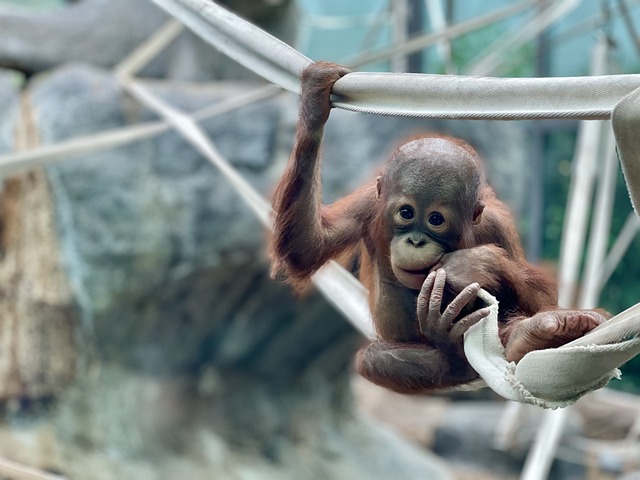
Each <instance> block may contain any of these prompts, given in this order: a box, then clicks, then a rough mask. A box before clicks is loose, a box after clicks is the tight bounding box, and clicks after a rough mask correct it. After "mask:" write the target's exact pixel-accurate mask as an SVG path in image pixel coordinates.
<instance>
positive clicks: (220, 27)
mask: <svg viewBox="0 0 640 480" xmlns="http://www.w3.org/2000/svg"><path fill="white" fill-rule="evenodd" d="M153 1H154V2H155V3H156V4H158V5H159V6H161V7H162V8H164V9H165V10H166V11H167V12H169V13H170V14H171V15H173V16H174V17H176V18H178V19H180V21H182V23H184V24H185V25H186V26H187V27H189V28H190V29H191V30H193V32H194V33H196V34H197V35H199V36H200V37H202V38H203V39H204V40H205V41H207V42H209V43H210V44H211V45H213V46H214V47H216V48H217V49H218V50H220V51H221V52H222V53H224V54H225V55H227V56H228V57H230V58H232V59H234V60H235V61H237V62H238V63H239V64H241V65H244V66H245V67H247V68H249V69H250V70H252V71H254V72H255V73H257V74H258V75H260V76H262V77H264V78H266V79H267V80H269V81H270V82H271V83H275V84H276V85H279V86H281V87H282V88H284V89H286V90H289V91H291V92H294V93H298V92H299V90H300V75H301V73H302V70H303V69H304V67H306V66H307V65H309V64H310V63H311V60H309V59H308V58H307V57H305V56H304V55H302V54H301V53H299V52H297V51H296V50H294V49H293V48H291V47H290V46H289V45H287V44H286V43H284V42H281V41H280V40H278V39H277V38H275V37H273V36H271V35H269V34H268V33H266V32H265V31H263V30H261V29H259V28H258V27H256V26H254V25H252V24H251V23H249V22H247V21H245V20H243V19H241V18H240V17H238V16H236V15H234V14H233V13H231V12H229V11H227V10H225V9H224V8H222V7H220V6H219V5H217V4H216V3H214V2H212V1H209V0H153Z"/></svg>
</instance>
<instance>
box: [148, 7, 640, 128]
mask: <svg viewBox="0 0 640 480" xmlns="http://www.w3.org/2000/svg"><path fill="white" fill-rule="evenodd" d="M154 2H155V3H157V4H158V5H160V6H161V7H162V8H164V9H165V10H167V11H168V12H169V13H170V14H172V15H174V16H176V17H177V18H179V19H180V20H181V21H183V22H184V23H185V24H186V25H187V26H188V27H189V28H191V29H192V30H193V31H194V32H195V33H197V34H198V35H200V36H201V37H202V38H203V39H204V40H206V41H207V42H209V43H210V44H212V45H213V46H215V47H216V48H218V49H219V50H220V51H222V52H223V53H225V54H227V55H229V56H231V58H233V59H235V60H236V61H237V62H239V63H240V64H242V65H244V66H246V67H247V68H250V69H251V70H253V71H254V72H256V73H257V74H259V75H262V76H263V77H264V78H266V79H267V80H269V81H271V82H273V83H276V84H277V85H280V86H281V87H283V88H285V89H287V90H289V91H292V92H298V91H299V89H300V73H301V72H302V70H303V68H304V67H305V66H307V65H308V64H309V63H310V60H309V59H308V58H306V57H305V56H304V55H302V54H300V53H299V52H297V51H296V50H294V49H293V48H291V47H290V46H288V45H286V44H285V43H283V42H281V41H280V40H278V39H276V38H274V37H272V36H271V35H269V34H268V33H266V32H264V31H262V30H260V29H259V28H257V27H255V26H253V25H251V24H250V23H249V22H246V21H245V20H242V19H240V18H239V17H237V16H235V15H233V14H232V13H230V12H228V11H227V10H225V9H224V8H222V7H220V6H219V5H217V4H215V3H213V2H210V1H208V0H154ZM638 87H640V75H610V76H602V77H560V78H475V77H459V76H453V75H424V74H391V73H386V74H385V73H358V72H354V73H350V74H348V75H346V76H345V77H343V78H341V79H340V80H338V81H337V82H336V84H335V86H334V92H335V93H336V94H338V96H337V97H336V102H335V106H337V107H339V108H344V109H347V110H353V111H359V112H367V113H375V114H384V115H401V116H414V117H427V118H457V119H484V120H490V119H495V120H523V119H542V118H575V119H607V118H609V117H610V115H611V110H612V109H613V107H614V105H615V104H616V103H617V101H618V100H620V99H621V98H622V97H623V96H625V95H628V94H629V93H631V92H632V91H633V90H635V89H636V88H638Z"/></svg>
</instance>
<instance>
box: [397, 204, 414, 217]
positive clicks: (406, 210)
mask: <svg viewBox="0 0 640 480" xmlns="http://www.w3.org/2000/svg"><path fill="white" fill-rule="evenodd" d="M398 213H399V214H400V216H401V217H402V218H404V219H405V220H411V219H413V217H415V213H414V211H413V208H411V207H410V206H408V205H405V206H404V207H400V210H399V211H398Z"/></svg>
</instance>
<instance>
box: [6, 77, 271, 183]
mask: <svg viewBox="0 0 640 480" xmlns="http://www.w3.org/2000/svg"><path fill="white" fill-rule="evenodd" d="M280 91H281V90H280V88H279V87H276V86H275V85H264V86H262V87H258V88H256V89H254V90H251V91H249V92H244V93H241V94H238V95H235V96H233V97H231V98H229V99H226V100H222V101H220V102H218V103H215V104H213V105H211V106H208V107H205V108H203V109H202V110H198V111H197V112H195V113H193V114H192V115H191V116H192V117H193V119H194V120H196V121H203V120H206V119H208V118H212V117H215V116H217V115H221V114H223V113H227V112H230V111H232V110H235V109H238V108H241V107H243V106H245V105H248V104H250V103H253V102H257V101H259V100H264V99H266V98H269V97H272V96H273V95H275V94H276V93H278V92H280ZM171 128H172V127H171V125H170V124H169V123H167V122H147V123H141V124H137V125H131V126H128V127H124V128H118V129H113V130H109V131H106V132H101V133H96V134H91V135H83V136H79V137H75V138H72V139H70V140H66V141H64V142H60V143H56V144H55V145H47V146H44V147H39V148H35V149H31V150H24V151H19V152H12V153H7V154H5V155H0V176H6V175H11V174H14V173H17V172H20V171H24V170H28V169H30V168H34V167H43V166H46V165H51V164H53V163H55V162H59V161H63V160H66V159H68V158H70V157H74V156H77V155H83V154H87V153H91V152H95V151H99V150H103V149H107V148H115V147H120V146H122V145H127V144H129V143H132V142H136V141H140V140H144V139H146V138H151V137H154V136H156V135H159V134H161V133H163V132H166V131H167V130H169V129H171Z"/></svg>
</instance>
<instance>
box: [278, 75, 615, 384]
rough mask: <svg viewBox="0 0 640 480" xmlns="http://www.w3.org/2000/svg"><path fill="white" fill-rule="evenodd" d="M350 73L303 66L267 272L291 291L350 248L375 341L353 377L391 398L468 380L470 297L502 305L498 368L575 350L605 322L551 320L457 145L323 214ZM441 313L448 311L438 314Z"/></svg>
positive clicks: (470, 157) (414, 155)
mask: <svg viewBox="0 0 640 480" xmlns="http://www.w3.org/2000/svg"><path fill="white" fill-rule="evenodd" d="M347 73H348V71H347V70H346V69H344V68H342V67H340V66H338V65H334V64H330V63H316V64H313V65H311V66H309V67H308V68H307V69H306V70H305V71H304V73H303V75H302V97H301V102H300V116H299V119H298V125H297V131H296V139H295V145H294V148H293V152H292V154H291V158H290V160H289V164H288V166H287V168H286V170H285V173H284V175H283V178H282V180H281V182H280V185H279V186H278V188H277V190H276V194H275V199H274V209H275V232H274V237H273V243H272V259H273V270H274V272H281V271H282V272H284V273H285V274H286V275H287V276H288V278H289V279H290V280H291V281H293V282H296V281H297V282H301V281H305V280H306V279H308V278H309V277H310V276H311V275H312V274H313V273H314V272H315V271H316V270H317V269H318V268H319V267H321V266H322V265H323V264H324V263H326V262H327V261H328V260H330V259H332V258H335V257H337V256H338V255H340V254H341V253H344V252H345V251H347V250H349V249H352V248H353V247H355V246H359V254H360V279H361V281H362V282H363V283H364V284H365V286H366V287H367V288H368V289H369V303H370V306H371V311H372V314H373V321H374V325H375V328H376V333H377V335H378V339H377V340H376V341H374V342H372V343H371V344H369V345H368V346H367V347H366V348H364V349H362V350H361V351H360V352H359V353H358V356H357V368H358V370H359V372H360V373H361V374H362V375H363V376H365V377H366V378H368V379H369V380H371V381H372V382H374V383H377V384H379V385H382V386H384V387H387V388H390V389H392V390H395V391H398V392H406V393H410V392H424V391H431V390H436V389H442V388H448V387H452V386H455V385H459V384H461V383H466V382H469V381H471V380H473V379H474V378H476V377H477V373H476V372H475V371H474V370H473V369H472V368H471V366H470V365H469V364H468V362H467V360H466V358H465V356H464V351H463V348H462V340H463V334H464V332H465V331H466V330H467V329H468V328H469V327H470V326H472V325H473V324H474V323H476V322H478V321H479V320H480V319H482V318H483V317H485V316H486V315H487V314H488V310H487V309H482V308H481V309H478V308H477V307H476V305H475V303H476V294H477V292H478V290H479V288H484V289H486V290H487V291H489V292H490V293H491V294H493V295H494V296H495V297H497V299H498V300H499V302H500V315H499V321H500V337H501V340H502V343H503V344H504V345H505V348H506V356H507V360H510V361H518V360H520V359H521V358H522V357H523V356H524V355H525V354H526V353H527V352H529V351H531V350H537V349H543V348H549V347H556V346H560V345H563V344H564V343H567V342H569V341H571V340H573V339H575V338H578V337H580V336H582V335H584V334H585V333H587V332H588V331H590V330H592V329H593V328H595V327H596V326H597V325H599V324H600V323H601V322H603V321H604V320H605V319H606V318H605V315H603V314H602V313H600V312H598V311H591V310H588V311H574V310H561V309H559V308H558V307H557V305H556V303H557V300H556V294H555V285H554V283H553V282H552V281H550V280H549V279H547V278H546V277H545V276H544V275H543V274H542V273H541V272H540V271H539V270H538V269H536V268H535V267H533V266H532V265H530V264H529V263H527V261H526V259H525V256H524V253H523V250H522V246H521V244H520V240H519V238H518V234H517V232H516V229H515V226H514V223H513V220H512V219H511V216H510V214H509V212H508V211H507V209H506V207H505V206H504V205H503V204H502V203H501V202H500V201H499V200H498V199H497V198H496V197H495V195H494V193H493V190H492V189H491V188H490V187H489V186H488V184H487V183H486V181H485V178H484V174H483V171H482V168H481V165H480V161H479V158H478V156H477V154H476V152H475V151H474V150H473V149H472V148H471V147H470V146H469V145H467V144H466V143H464V142H463V141H461V140H457V139H454V138H448V137H426V138H418V139H415V140H413V141H410V142H408V143H406V144H404V145H402V146H401V147H400V148H398V149H397V150H396V151H395V152H394V154H393V156H392V157H391V159H390V160H389V162H388V164H387V166H386V168H385V169H384V172H383V174H382V175H381V176H380V177H378V179H377V181H376V182H372V183H371V184H368V185H365V186H364V187H362V188H360V189H358V190H357V191H355V192H354V193H352V194H350V195H348V196H346V197H345V198H343V199H341V200H339V201H337V202H335V203H334V204H332V205H322V204H321V188H320V162H319V149H320V144H321V140H322V133H323V128H324V124H325V123H326V121H327V119H328V117H329V111H330V108H331V104H330V93H331V88H332V86H333V84H334V83H335V82H336V81H337V80H338V79H339V78H340V77H342V76H343V75H345V74H347ZM445 306H446V307H445Z"/></svg>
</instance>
